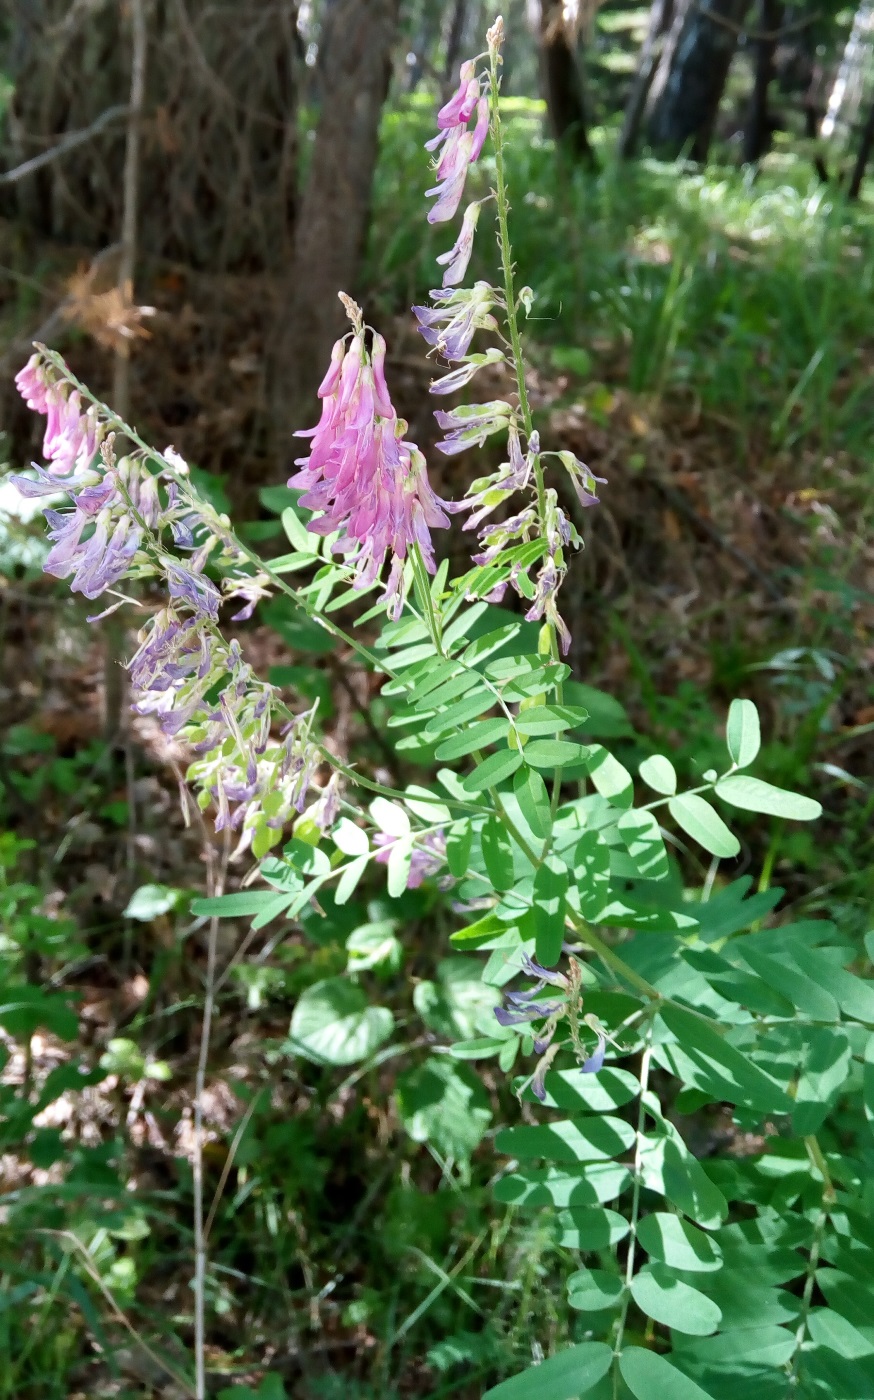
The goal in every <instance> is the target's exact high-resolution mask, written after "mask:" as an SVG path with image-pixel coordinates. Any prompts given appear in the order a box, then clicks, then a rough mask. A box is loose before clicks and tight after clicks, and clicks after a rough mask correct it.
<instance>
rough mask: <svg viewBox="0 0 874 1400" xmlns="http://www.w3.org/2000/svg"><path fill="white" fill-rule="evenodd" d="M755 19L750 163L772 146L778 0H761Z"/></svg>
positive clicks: (746, 154)
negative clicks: (771, 97)
mask: <svg viewBox="0 0 874 1400" xmlns="http://www.w3.org/2000/svg"><path fill="white" fill-rule="evenodd" d="M756 21H757V25H758V34H757V37H756V41H755V66H754V72H753V91H752V95H751V97H750V106H749V111H748V113H747V120H746V125H745V127H744V144H743V158H744V160H745V161H746V163H747V164H748V165H753V164H755V162H756V161H758V160H761V158H762V156H763V155H766V154H767V152H768V151H769V150H770V148H771V137H772V136H773V131H774V128H773V125H772V123H771V117H770V112H769V109H768V98H769V94H770V89H771V82H772V80H773V78H774V74H775V71H776V68H775V62H774V60H775V54H776V51H777V30H778V28H779V25H780V4H779V0H759V3H758V7H757V11H756Z"/></svg>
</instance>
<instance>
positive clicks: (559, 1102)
mask: <svg viewBox="0 0 874 1400" xmlns="http://www.w3.org/2000/svg"><path fill="white" fill-rule="evenodd" d="M639 1090H640V1084H639V1083H638V1080H637V1077H636V1076H635V1075H633V1074H630V1073H629V1072H628V1070H626V1069H614V1068H613V1067H612V1066H605V1067H604V1069H601V1070H599V1071H598V1073H597V1074H580V1071H579V1070H578V1069H565V1070H554V1069H553V1070H550V1072H549V1076H548V1078H547V1080H546V1098H545V1100H544V1106H545V1107H546V1108H563V1109H564V1110H565V1111H566V1112H574V1111H576V1112H589V1113H609V1112H610V1110H611V1109H614V1108H622V1107H623V1106H624V1105H625V1104H627V1103H631V1101H632V1099H636V1098H637V1095H638V1092H639ZM525 1097H526V1098H530V1099H531V1100H532V1101H533V1099H534V1095H533V1094H531V1091H530V1090H528V1091H527V1092H526V1094H525Z"/></svg>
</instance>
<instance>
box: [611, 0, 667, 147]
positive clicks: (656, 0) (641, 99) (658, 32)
mask: <svg viewBox="0 0 874 1400" xmlns="http://www.w3.org/2000/svg"><path fill="white" fill-rule="evenodd" d="M673 11H674V0H652V4H651V6H650V11H649V25H648V27H647V31H646V38H645V39H644V41H643V47H642V48H641V50H640V58H639V59H638V62H637V72H636V73H635V75H634V81H633V82H632V84H631V91H630V92H629V94H628V101H627V102H626V104H625V115H624V117H623V120H622V130H621V132H620V133H619V142H618V144H617V147H616V154H617V155H618V156H619V159H620V160H630V158H631V157H632V156H633V155H634V154H635V151H636V150H637V142H638V138H639V136H640V124H641V122H642V121H643V114H644V111H645V110H646V102H647V98H648V97H649V90H650V88H651V87H652V82H653V78H654V77H655V75H656V69H657V68H658V64H659V56H660V54H661V51H662V45H663V42H664V37H665V35H666V34H667V32H668V30H669V29H670V27H671V19H672V16H673Z"/></svg>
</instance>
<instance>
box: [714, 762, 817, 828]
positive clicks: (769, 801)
mask: <svg viewBox="0 0 874 1400" xmlns="http://www.w3.org/2000/svg"><path fill="white" fill-rule="evenodd" d="M716 795H717V797H721V798H722V800H723V802H727V803H728V804H729V805H730V806H731V807H739V808H740V809H741V811H742V812H763V813H765V814H766V815H767V816H772V817H787V818H788V819H789V820H790V821H796V822H810V821H815V819H816V818H817V817H820V816H822V806H821V804H820V803H819V802H816V801H815V800H814V799H813V798H812V797H802V795H801V794H800V793H797V792H786V791H785V790H784V789H783V788H778V787H773V786H772V785H771V783H764V782H762V779H761V778H750V777H747V775H746V774H745V773H730V774H729V775H728V777H727V778H720V780H719V782H718V783H717V784H716Z"/></svg>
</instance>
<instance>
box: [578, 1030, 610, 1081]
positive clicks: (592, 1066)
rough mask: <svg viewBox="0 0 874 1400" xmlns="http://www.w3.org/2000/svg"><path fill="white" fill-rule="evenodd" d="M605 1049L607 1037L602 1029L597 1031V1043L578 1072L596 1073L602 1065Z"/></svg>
mask: <svg viewBox="0 0 874 1400" xmlns="http://www.w3.org/2000/svg"><path fill="white" fill-rule="evenodd" d="M606 1050H607V1037H606V1036H605V1035H604V1033H603V1031H598V1044H597V1046H596V1048H595V1050H594V1051H593V1052H592V1054H591V1055H590V1056H589V1058H588V1059H587V1060H586V1062H585V1063H584V1065H583V1066H582V1069H581V1070H580V1073H581V1074H597V1073H598V1070H599V1069H602V1068H603V1066H604V1055H605V1053H606Z"/></svg>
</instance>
